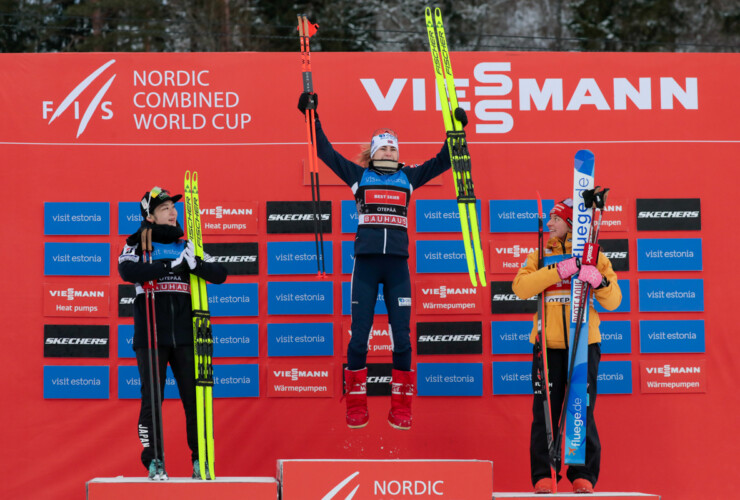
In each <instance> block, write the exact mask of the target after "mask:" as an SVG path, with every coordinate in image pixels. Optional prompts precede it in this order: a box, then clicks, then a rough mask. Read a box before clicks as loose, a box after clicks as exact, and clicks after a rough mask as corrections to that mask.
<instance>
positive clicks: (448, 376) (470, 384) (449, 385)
mask: <svg viewBox="0 0 740 500" xmlns="http://www.w3.org/2000/svg"><path fill="white" fill-rule="evenodd" d="M416 385H417V390H418V394H419V396H482V395H483V363H417V364H416Z"/></svg>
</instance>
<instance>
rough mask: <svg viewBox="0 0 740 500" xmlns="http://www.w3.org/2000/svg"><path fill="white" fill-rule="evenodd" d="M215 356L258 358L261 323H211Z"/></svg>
mask: <svg viewBox="0 0 740 500" xmlns="http://www.w3.org/2000/svg"><path fill="white" fill-rule="evenodd" d="M211 330H212V332H213V357H214V358H256V357H258V356H259V325H257V324H228V325H225V324H218V325H214V324H212V325H211Z"/></svg>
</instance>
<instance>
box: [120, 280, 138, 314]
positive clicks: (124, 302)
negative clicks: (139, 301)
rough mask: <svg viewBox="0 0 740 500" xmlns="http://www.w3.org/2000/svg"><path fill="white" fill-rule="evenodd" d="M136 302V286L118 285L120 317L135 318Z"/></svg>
mask: <svg viewBox="0 0 740 500" xmlns="http://www.w3.org/2000/svg"><path fill="white" fill-rule="evenodd" d="M135 300H136V288H134V285H128V284H126V285H123V284H119V285H118V317H119V318H133V317H134V301H135Z"/></svg>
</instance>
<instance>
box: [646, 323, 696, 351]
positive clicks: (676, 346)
mask: <svg viewBox="0 0 740 500" xmlns="http://www.w3.org/2000/svg"><path fill="white" fill-rule="evenodd" d="M640 352H642V353H668V352H671V353H672V352H678V353H684V352H705V347H704V320H701V319H687V320H642V321H640Z"/></svg>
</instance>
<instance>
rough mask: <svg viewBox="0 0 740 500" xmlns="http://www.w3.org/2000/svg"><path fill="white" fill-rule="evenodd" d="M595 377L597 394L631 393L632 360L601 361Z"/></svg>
mask: <svg viewBox="0 0 740 500" xmlns="http://www.w3.org/2000/svg"><path fill="white" fill-rule="evenodd" d="M597 377H598V378H597V381H598V382H597V384H596V386H597V388H598V394H632V361H602V362H601V363H599V375H598V376H597Z"/></svg>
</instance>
